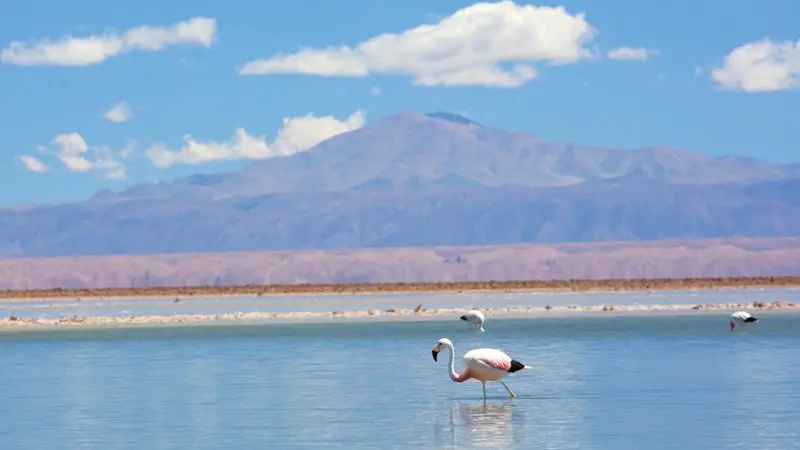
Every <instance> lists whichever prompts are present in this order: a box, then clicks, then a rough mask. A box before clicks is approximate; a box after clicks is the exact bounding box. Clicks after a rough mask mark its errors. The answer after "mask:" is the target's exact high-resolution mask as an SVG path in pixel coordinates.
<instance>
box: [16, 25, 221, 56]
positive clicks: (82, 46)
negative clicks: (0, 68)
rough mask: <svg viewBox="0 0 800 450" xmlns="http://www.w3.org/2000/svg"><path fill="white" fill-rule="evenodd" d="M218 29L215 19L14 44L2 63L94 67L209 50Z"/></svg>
mask: <svg viewBox="0 0 800 450" xmlns="http://www.w3.org/2000/svg"><path fill="white" fill-rule="evenodd" d="M216 28H217V23H216V20H215V19H210V18H205V17H194V18H192V19H189V20H187V21H184V22H178V23H176V24H173V25H171V26H147V25H145V26H140V27H136V28H131V29H129V30H127V31H125V32H124V33H122V35H118V34H116V33H105V34H102V35H96V36H86V37H73V36H65V37H63V38H62V39H61V40H58V41H53V40H49V39H44V40H39V41H32V42H21V41H14V42H12V43H11V44H10V45H9V46H8V47H6V48H5V49H4V50H3V52H2V53H0V61H1V62H3V63H6V64H15V65H19V66H34V65H54V66H91V65H95V64H100V63H102V62H103V61H105V60H106V59H108V58H111V57H114V56H117V55H120V54H123V53H126V52H130V51H134V50H139V51H146V52H157V51H161V50H164V49H165V48H167V47H169V46H176V45H200V46H203V47H206V48H209V47H211V45H212V44H213V42H214V36H215V34H216Z"/></svg>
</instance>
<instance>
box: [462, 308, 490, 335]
mask: <svg viewBox="0 0 800 450" xmlns="http://www.w3.org/2000/svg"><path fill="white" fill-rule="evenodd" d="M459 319H461V320H463V321H464V322H467V323H468V324H469V328H470V330H471V329H472V327H478V328H479V329H480V330H481V331H486V330H484V329H483V321H484V320H486V318H485V317H483V313H482V312H480V311H478V310H477V309H473V310H471V311H467V313H466V314H464V315H463V316H461V317H459Z"/></svg>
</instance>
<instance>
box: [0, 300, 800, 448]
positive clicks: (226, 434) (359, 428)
mask: <svg viewBox="0 0 800 450" xmlns="http://www.w3.org/2000/svg"><path fill="white" fill-rule="evenodd" d="M726 316H727V314H726V313H720V315H696V316H686V317H676V316H655V317H618V318H580V317H567V318H549V319H525V320H516V319H515V320H493V321H490V322H487V325H486V329H487V332H486V333H483V334H481V333H469V332H467V331H466V326H464V324H463V323H462V322H459V321H457V320H450V321H446V322H419V323H413V322H411V323H407V322H402V323H351V324H347V323H336V324H305V325H298V324H282V325H268V326H239V327H227V326H224V327H222V326H220V327H191V328H158V329H150V330H147V329H127V330H125V329H117V330H113V329H112V330H95V331H91V330H84V331H59V332H38V331H29V332H23V333H3V334H0V344H1V345H2V352H0V444H2V445H1V446H0V448H3V449H9V450H12V449H13V450H16V449H55V448H70V449H71V448H108V449H112V448H113V449H118V448H137V449H140V448H141V449H144V448H147V449H170V448H175V449H178V448H180V449H185V448H193V449H200V448H312V447H314V448H316V447H321V448H381V449H386V448H439V449H445V448H549V449H662V448H676V449H688V448H693V449H695V448H696V449H738V448H742V449H744V448H747V449H754V448H758V449H790V448H798V447H800V437H799V435H798V433H799V431H798V430H800V427H799V426H798V425H800V395H799V394H798V389H797V386H798V385H797V380H798V376H799V375H800V364H798V358H800V332H799V331H798V329H797V324H798V322H799V321H800V316H798V315H797V314H792V313H787V314H771V313H769V312H764V314H762V316H763V317H764V320H763V321H762V322H761V323H759V324H757V325H758V326H757V327H753V328H752V329H751V330H750V331H749V332H737V333H730V332H728V322H727V317H726ZM441 337H449V338H450V339H451V340H453V342H454V344H455V346H456V353H457V358H456V367H457V368H458V366H459V365H460V358H461V356H462V355H463V354H464V353H465V352H466V351H468V350H469V349H471V348H475V347H483V346H488V347H497V348H501V349H503V350H505V351H506V352H507V353H509V354H511V355H512V357H514V358H517V359H520V360H522V361H523V362H525V363H527V364H529V365H531V366H532V367H533V369H532V370H530V371H527V372H523V373H519V374H514V375H511V376H510V377H508V378H507V382H508V384H509V386H510V387H511V388H512V389H513V390H514V391H515V392H516V393H517V395H518V398H517V399H515V400H509V399H508V396H507V394H506V392H505V390H504V389H503V387H502V386H501V385H499V384H495V383H489V384H488V385H487V390H488V392H489V401H488V402H487V403H486V405H484V403H483V400H482V392H481V386H480V383H479V382H475V381H469V382H466V383H463V384H457V383H453V382H452V381H450V380H449V378H448V377H447V368H446V363H447V355H446V354H444V355H442V358H440V360H439V362H438V363H435V362H434V361H433V360H432V358H431V355H430V349H431V347H432V346H433V344H434V343H435V342H436V340H437V339H439V338H441Z"/></svg>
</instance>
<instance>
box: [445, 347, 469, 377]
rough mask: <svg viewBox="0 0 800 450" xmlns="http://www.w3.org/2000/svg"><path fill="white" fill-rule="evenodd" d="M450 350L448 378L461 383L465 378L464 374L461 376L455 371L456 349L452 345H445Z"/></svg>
mask: <svg viewBox="0 0 800 450" xmlns="http://www.w3.org/2000/svg"><path fill="white" fill-rule="evenodd" d="M447 349H448V350H450V363H449V369H450V379H451V380H453V381H455V382H456V383H462V382H464V381H466V380H467V377H466V376H461V375H460V374H459V373H458V372H456V349H455V348H453V347H452V346H448V347H447Z"/></svg>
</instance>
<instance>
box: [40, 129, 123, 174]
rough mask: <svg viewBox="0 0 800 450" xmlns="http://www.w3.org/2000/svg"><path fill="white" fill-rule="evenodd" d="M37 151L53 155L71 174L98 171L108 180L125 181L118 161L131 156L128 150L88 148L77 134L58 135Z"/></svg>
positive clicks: (103, 146) (100, 146)
mask: <svg viewBox="0 0 800 450" xmlns="http://www.w3.org/2000/svg"><path fill="white" fill-rule="evenodd" d="M39 151H40V152H42V153H45V154H51V155H54V156H55V157H56V158H57V159H58V160H59V161H61V164H63V165H64V167H66V168H67V169H68V170H69V171H71V172H89V171H98V172H102V173H103V174H104V175H105V177H106V178H108V179H110V180H124V179H125V176H126V170H125V165H124V164H123V163H122V162H120V160H119V159H125V158H127V157H129V156H130V154H131V149H130V148H125V149H123V150H119V151H115V150H113V149H111V148H109V147H108V146H105V145H98V146H89V145H88V144H87V143H86V140H85V139H84V138H83V136H81V135H80V134H79V133H66V134H59V135H58V136H56V137H55V138H53V140H52V141H51V142H50V144H49V146H43V147H40V148H39Z"/></svg>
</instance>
